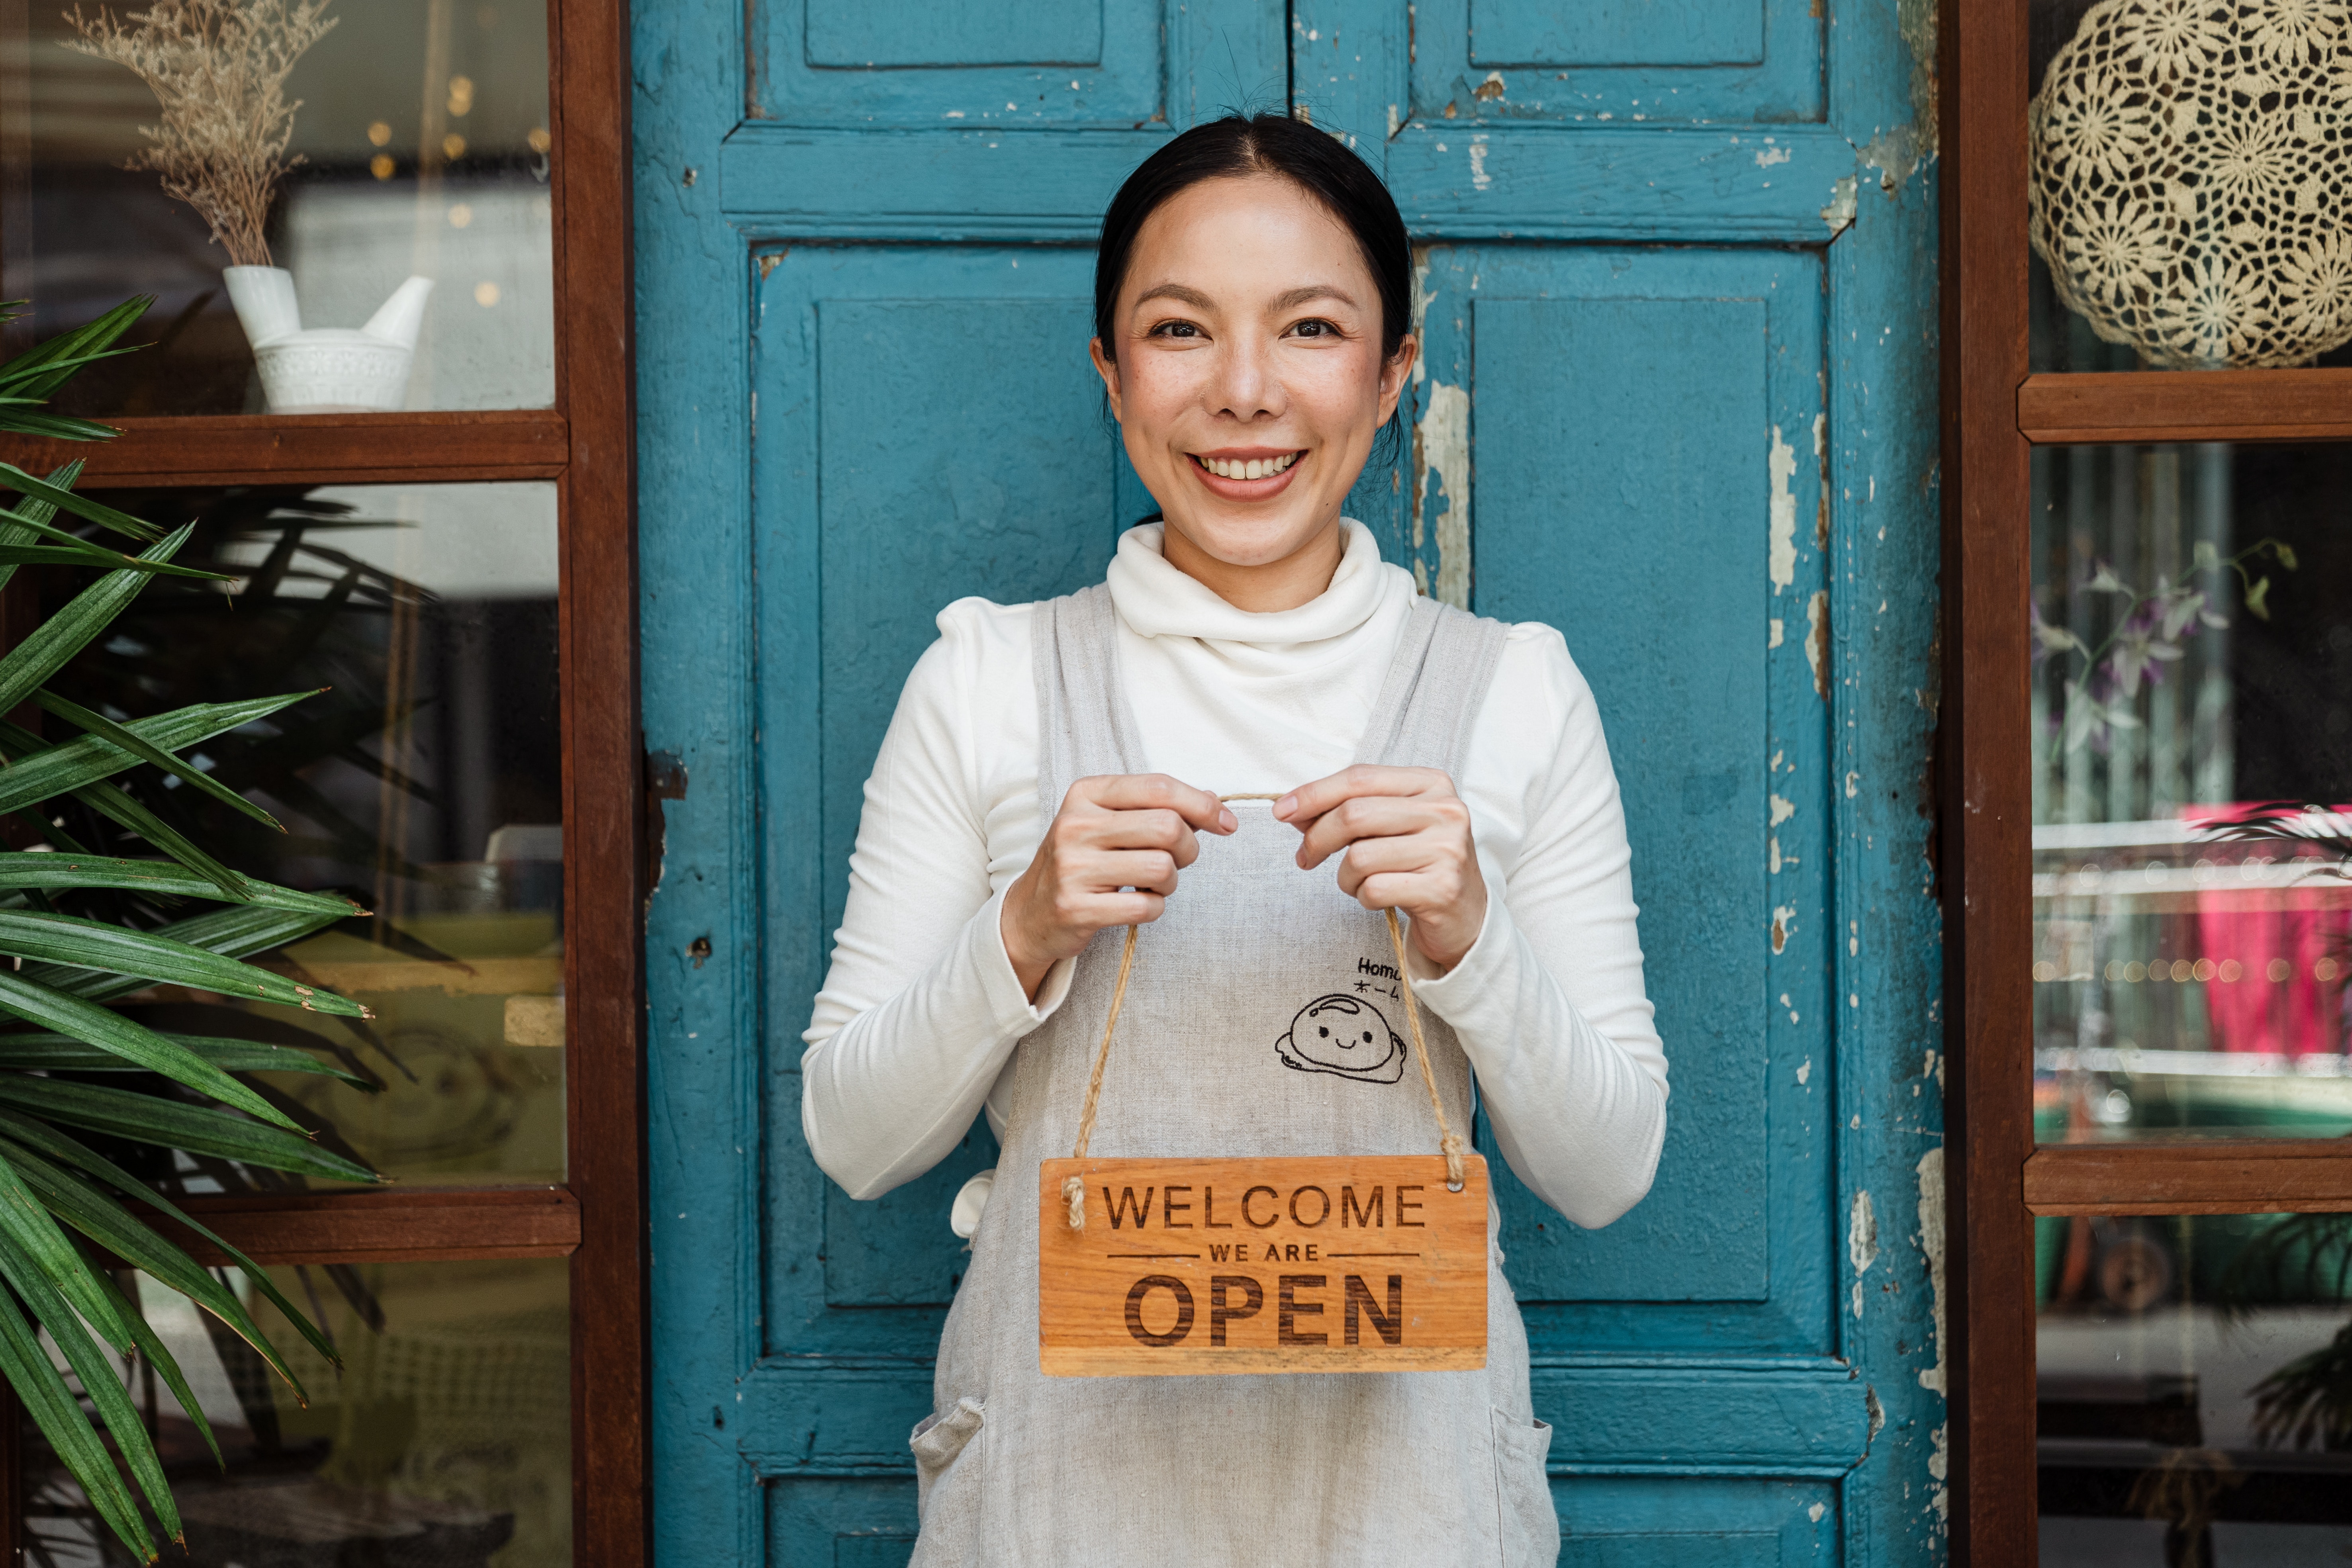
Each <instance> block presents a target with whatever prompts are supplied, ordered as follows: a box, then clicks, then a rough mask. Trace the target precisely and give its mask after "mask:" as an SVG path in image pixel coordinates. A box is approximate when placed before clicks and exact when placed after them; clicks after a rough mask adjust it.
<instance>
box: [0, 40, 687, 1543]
mask: <svg viewBox="0 0 2352 1568" xmlns="http://www.w3.org/2000/svg"><path fill="white" fill-rule="evenodd" d="M547 6H548V57H549V58H548V71H549V94H548V113H549V126H548V129H549V131H550V132H551V134H552V135H553V137H554V139H555V149H556V156H555V158H554V160H553V162H552V166H551V179H550V192H549V195H550V203H551V224H552V226H553V231H554V232H553V240H554V245H553V251H554V265H555V275H554V279H553V285H554V320H555V341H554V353H555V401H554V405H553V406H551V407H549V408H541V409H518V410H511V411H508V410H500V411H490V412H464V413H401V414H345V415H311V416H271V415H256V416H196V417H184V418H182V417H173V418H141V419H125V420H122V421H121V422H120V427H121V430H122V435H121V437H119V438H117V439H115V440H113V441H110V442H108V443H106V444H104V445H102V446H90V445H83V444H79V443H53V444H48V445H47V447H43V444H39V443H34V444H32V445H34V446H35V447H37V452H36V458H35V460H36V462H38V461H40V460H43V459H46V460H48V461H50V462H53V463H54V462H59V461H64V460H66V459H67V458H82V459H84V460H85V461H86V463H87V465H88V466H87V467H86V468H85V469H84V474H83V479H82V485H83V488H85V489H97V488H101V487H137V486H166V485H168V486H207V485H239V484H387V483H401V482H405V483H431V482H445V483H446V482H456V481H460V480H521V479H539V480H552V481H554V483H555V485H556V490H557V509H558V517H559V520H560V521H559V546H558V548H559V559H560V562H561V566H560V587H559V589H558V601H557V624H558V630H557V640H558V648H559V659H560V668H561V671H562V674H561V681H562V692H561V704H562V731H563V740H562V746H563V751H562V767H563V784H562V798H563V824H564V1000H565V1020H564V1028H565V1049H566V1059H565V1074H566V1084H567V1107H566V1149H567V1151H568V1154H567V1167H566V1169H567V1177H566V1180H565V1182H564V1183H563V1184H562V1185H561V1186H554V1187H535V1188H491V1189H484V1190H472V1191H467V1190H441V1191H416V1192H403V1191H401V1190H399V1189H396V1188H395V1189H392V1190H389V1191H375V1192H361V1193H338V1194H305V1195H290V1196H282V1197H280V1196H268V1197H257V1196H224V1197H212V1198H204V1197H198V1198H189V1199H186V1200H184V1204H183V1206H184V1207H185V1208H186V1209H188V1210H189V1211H190V1212H191V1213H193V1214H195V1215H199V1216H200V1217H202V1218H203V1219H204V1220H205V1223H206V1224H207V1225H209V1226H213V1227H214V1228H215V1229H216V1230H218V1231H219V1232H220V1234H221V1235H222V1236H223V1237H226V1238H227V1239H228V1240H230V1241H231V1242H233V1243H234V1244H236V1246H238V1247H242V1248H244V1249H245V1250H246V1251H247V1252H248V1253H250V1254H251V1255H252V1256H253V1257H254V1258H256V1259H257V1261H260V1262H264V1263H357V1262H399V1261H424V1260H448V1259H476V1258H568V1259H569V1260H570V1274H571V1322H572V1525H573V1535H572V1554H573V1558H574V1560H575V1561H576V1562H580V1563H596V1564H598V1565H599V1568H603V1565H604V1564H612V1565H614V1568H623V1565H627V1564H638V1563H646V1562H647V1561H648V1560H649V1559H650V1556H651V1551H650V1544H649V1535H648V1529H649V1522H650V1515H649V1510H648V1509H647V1507H646V1458H647V1452H648V1450H647V1446H646V1398H645V1393H646V1386H645V1380H646V1256H645V1248H644V1245H643V1237H644V1236H645V1178H644V1153H643V1144H644V1123H643V1119H642V1116H641V1113H640V1107H641V1104H642V1083H643V1078H644V1072H643V1058H644V1046H643V1038H644V1027H643V1026H644V1016H645V984H644V956H643V954H644V948H643V941H642V931H643V925H642V921H641V911H642V910H643V906H644V891H643V889H644V879H645V869H644V865H643V843H644V837H645V827H644V822H643V805H642V802H643V789H642V779H643V773H644V754H643V743H642V741H641V740H640V731H639V724H638V686H637V651H636V640H637V639H636V621H637V616H636V604H637V596H636V539H635V497H636V465H635V440H636V436H635V398H634V386H635V364H634V362H633V358H632V353H631V339H632V331H631V325H632V320H633V315H634V306H635V292H634V288H633V284H632V279H631V268H630V237H631V229H632V225H631V217H630V212H631V207H630V195H629V161H630V145H629V100H630V92H631V85H630V76H629V22H628V6H627V0H547ZM185 1239H187V1240H189V1241H191V1242H194V1237H186V1238H185ZM196 1250H197V1251H198V1255H199V1256H200V1257H201V1256H204V1255H205V1254H204V1249H202V1248H201V1247H199V1248H197V1249H196ZM4 1392H5V1391H0V1393H4ZM17 1424H18V1415H17V1412H16V1403H15V1400H14V1399H13V1397H0V1539H5V1541H6V1542H8V1543H9V1544H10V1545H11V1546H12V1547H14V1546H15V1545H16V1542H17V1540H18V1532H19V1529H20V1521H22V1519H23V1510H22V1508H21V1506H20V1503H21V1499H20V1497H19V1492H18V1489H19V1487H20V1484H21V1477H20V1473H19V1469H18V1464H17V1458H18V1455H17V1447H18V1442H17Z"/></svg>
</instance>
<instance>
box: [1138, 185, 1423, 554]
mask: <svg viewBox="0 0 2352 1568" xmlns="http://www.w3.org/2000/svg"><path fill="white" fill-rule="evenodd" d="M1112 329H1113V331H1115V332H1116V333H1117V334H1118V341H1117V342H1104V341H1102V340H1101V339H1097V340H1096V341H1095V343H1094V360H1095V368H1096V369H1097V370H1098V371H1100V372H1101V373H1102V377H1103V382H1104V384H1105V385H1106V386H1107V387H1108V389H1109V392H1110V405H1111V412H1112V413H1113V414H1114V415H1115V416H1118V422H1119V428H1120V431H1121V433H1122V435H1123V436H1124V437H1125V438H1126V441H1127V455H1128V457H1129V459H1130V460H1131V461H1132V462H1133V463H1134V464H1135V468H1136V472H1137V473H1138V474H1139V476H1141V478H1142V479H1143V482H1144V485H1145V486H1146V487H1147V488H1148V489H1150V491H1151V495H1152V499H1153V500H1157V501H1158V502H1159V503H1160V511H1161V514H1162V516H1163V517H1164V518H1165V519H1166V521H1167V524H1168V532H1169V537H1168V550H1169V555H1170V558H1171V560H1173V561H1176V562H1177V563H1178V564H1179V565H1186V566H1187V569H1188V570H1190V569H1191V567H1190V565H1188V563H1187V562H1186V560H1185V559H1183V558H1184V557H1186V556H1189V555H1192V553H1193V552H1198V554H1199V555H1200V556H1204V557H1206V558H1207V559H1206V561H1203V562H1201V563H1200V564H1202V565H1203V566H1207V565H1209V563H1217V564H1218V565H1221V566H1223V567H1224V568H1227V569H1232V568H1242V569H1244V574H1246V569H1247V568H1252V567H1264V566H1271V565H1276V564H1277V563H1285V562H1291V561H1294V560H1297V559H1299V558H1302V557H1303V556H1316V555H1318V547H1319V548H1320V550H1322V551H1328V552H1330V553H1331V555H1332V559H1331V562H1330V563H1329V565H1331V566H1336V565H1337V564H1338V557H1337V552H1336V550H1334V549H1332V546H1333V545H1334V544H1336V542H1337V540H1338V532H1337V529H1338V524H1339V509H1340V506H1341V503H1342V502H1344V501H1345V500H1346V499H1347V495H1348V490H1349V487H1350V486H1352V485H1353V484H1354V483H1355V482H1356V476H1357V475H1358V474H1359V473H1360V472H1361V471H1362V470H1363V467H1364V459H1365V458H1367V457H1368V456H1370V452H1371V448H1372V438H1373V437H1374V436H1375V435H1377V434H1378V433H1379V431H1380V427H1381V426H1382V425H1383V424H1384V423H1386V422H1387V420H1388V418H1389V416H1391V414H1393V413H1394V412H1395V411H1396V403H1397V395H1398V394H1399V393H1400V392H1401V391H1402V389H1403V386H1404V376H1405V373H1406V371H1407V370H1408V369H1409V368H1410V367H1411V365H1412V355H1413V348H1414V344H1413V340H1412V338H1411V337H1410V336H1408V337H1406V338H1405V339H1404V341H1403V342H1402V343H1401V344H1400V345H1399V347H1398V350H1397V353H1396V354H1395V356H1394V357H1393V358H1391V359H1389V360H1387V361H1385V362H1383V360H1382V359H1381V302H1380V293H1379V290H1378V289H1375V288H1374V286H1373V283H1372V274H1371V269H1370V268H1369V267H1368V266H1366V265H1365V261H1364V254H1363V249H1362V247H1360V246H1359V245H1358V244H1357V243H1356V237H1355V236H1354V235H1352V234H1350V233H1349V231H1348V229H1347V227H1346V226H1344V225H1342V224H1341V223H1340V222H1339V219H1337V218H1335V217H1333V216H1331V215H1330V213H1329V212H1328V211H1327V210H1325V208H1324V207H1323V205H1321V204H1320V203H1318V201H1316V199H1315V198H1314V197H1313V196H1310V195H1307V193H1306V192H1305V191H1303V190H1301V189H1300V188H1299V187H1298V186H1297V185H1295V184H1291V183H1290V182H1289V181H1287V180H1285V179H1281V178H1279V177H1277V176H1275V175H1271V174H1253V175H1248V176H1244V177H1241V178H1230V179H1216V180H1204V181H1202V183H1201V184H1196V185H1193V186H1191V187H1190V188H1188V189H1186V190H1184V191H1182V192H1181V193H1180V194H1178V195H1175V196H1173V197H1171V198H1170V199H1169V200H1168V201H1167V202H1165V203H1164V204H1162V205H1160V208H1159V209H1158V210H1157V211H1155V212H1154V213H1153V214H1152V215H1151V216H1150V217H1149V218H1148V219H1146V220H1145V221H1144V225H1143V227H1142V229H1141V231H1140V232H1139V234H1138V235H1137V237H1136V243H1135V248H1134V250H1133V252H1132V253H1131V254H1130V257H1129V263H1128V269H1127V278H1126V279H1125V281H1124V282H1123V283H1122V284H1121V285H1120V288H1119V297H1118V309H1117V311H1116V312H1115V314H1114V315H1113V317H1112ZM1253 476H1255V477H1253ZM1195 575H1200V573H1197V572H1196V573H1195ZM1215 575H1216V576H1218V577H1224V576H1227V575H1229V572H1226V573H1215ZM1324 580H1325V581H1327V582H1328V568H1326V569H1325V571H1324ZM1211 585H1212V586H1213V587H1219V588H1220V591H1223V585H1222V584H1219V583H1217V582H1212V583H1211ZM1319 592H1321V584H1319V583H1318V584H1315V585H1314V587H1313V589H1312V591H1311V593H1310V594H1309V595H1308V596H1310V597H1311V596H1312V593H1319ZM1228 596H1232V595H1228ZM1252 596H1255V595H1252Z"/></svg>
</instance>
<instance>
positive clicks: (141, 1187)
mask: <svg viewBox="0 0 2352 1568" xmlns="http://www.w3.org/2000/svg"><path fill="white" fill-rule="evenodd" d="M0 1132H5V1134H6V1135H7V1136H8V1137H9V1138H11V1139H14V1140H15V1141H16V1142H19V1143H22V1144H24V1145H25V1146H26V1147H27V1148H33V1149H38V1150H39V1151H41V1152H42V1153H44V1154H47V1155H48V1156H49V1157H50V1158H51V1159H53V1160H57V1161H59V1162H61V1163H64V1164H67V1165H70V1166H72V1167H73V1168H74V1169H76V1170H78V1171H82V1172H85V1173H88V1174H89V1175H92V1176H95V1177H98V1178H99V1179H100V1180H101V1181H103V1182H104V1183H106V1184H107V1185H109V1186H110V1187H112V1188H113V1189H114V1190H115V1191H116V1192H118V1193H121V1194H124V1195H125V1196H128V1197H135V1198H137V1199H139V1201H140V1202H142V1203H144V1204H148V1205H152V1207H154V1208H155V1210H156V1211H157V1212H159V1213H161V1214H162V1215H164V1217H166V1218H168V1219H170V1220H172V1221H173V1222H174V1223H176V1224H178V1225H180V1226H184V1228H186V1229H188V1230H190V1231H193V1232H194V1233H195V1234H196V1235H198V1236H201V1237H204V1238H205V1240H206V1241H209V1242H211V1243H212V1244H213V1245H214V1246H215V1247H219V1248H220V1250H221V1252H222V1254H223V1255H224V1256H225V1257H226V1258H228V1260H229V1261H230V1262H231V1263H234V1264H236V1266H237V1268H240V1269H242V1270H244V1272H245V1275H246V1278H247V1279H249V1280H251V1281H252V1283H253V1287H254V1289H257V1290H259V1291H260V1292H261V1293H262V1294H263V1295H265V1296H267V1297H268V1298H269V1300H270V1301H271V1302H272V1303H273V1304H274V1305H276V1307H277V1308H278V1310H279V1311H280V1312H282V1313H284V1314H285V1316H286V1321H288V1322H289V1323H292V1324H293V1325H294V1326H295V1327H296V1328H297V1329H299V1330H300V1331H301V1333H302V1337H303V1338H304V1339H306V1340H308V1341H310V1348H311V1349H313V1350H315V1351H317V1352H319V1354H320V1356H322V1357H324V1358H325V1359H326V1361H327V1363H328V1364H329V1365H331V1366H335V1367H341V1365H342V1364H343V1358H342V1357H341V1355H339V1354H337V1353H336V1351H335V1346H334V1342H333V1341H331V1340H330V1339H328V1338H327V1336H326V1334H325V1333H323V1332H322V1331H320V1329H319V1327H318V1326H317V1325H316V1324H314V1323H312V1322H311V1321H310V1315H309V1314H308V1313H305V1312H299V1311H297V1310H295V1309H294V1303H293V1302H291V1301H289V1300H287V1299H286V1297H285V1295H284V1294H283V1293H282V1292H281V1291H279V1289H278V1286H277V1283H276V1281H274V1280H272V1279H270V1278H269V1272H268V1270H267V1269H265V1268H262V1267H261V1265H259V1264H258V1263H256V1262H255V1261H254V1260H253V1259H252V1258H247V1256H246V1255H245V1254H244V1253H242V1252H240V1251H238V1250H237V1249H236V1247H234V1246H232V1245H231V1244H230V1243H229V1242H228V1241H227V1240H226V1238H225V1237H222V1235H221V1234H220V1232H218V1231H216V1230H215V1229H213V1228H212V1227H211V1226H207V1225H205V1223H204V1222H203V1221H201V1220H199V1219H197V1218H196V1217H195V1216H194V1215H191V1214H189V1213H188V1212H186V1211H185V1210H184V1209H182V1208H180V1207H179V1206H178V1205H175V1204H173V1202H172V1200H171V1199H169V1198H167V1197H165V1196H163V1194H161V1193H158V1192H156V1191H155V1190H154V1189H153V1188H152V1187H150V1186H149V1185H147V1184H145V1183H144V1182H142V1181H141V1180H140V1179H139V1178H138V1177H136V1176H134V1175H132V1174H131V1173H130V1172H128V1171H125V1170H124V1169H123V1168H122V1167H121V1166H120V1165H118V1164H116V1163H114V1162H113V1161H111V1160H110V1159H108V1158H107V1157H106V1156H105V1155H103V1154H101V1153H100V1152H98V1151H97V1150H95V1149H92V1148H91V1147H89V1145H88V1144H87V1143H84V1142H81V1141H80V1140H79V1139H78V1138H73V1137H70V1136H68V1134H66V1133H63V1132H60V1131H58V1130H57V1129H56V1128H54V1127H51V1126H49V1125H48V1124H47V1122H43V1121H34V1120H33V1119H32V1118H31V1117H28V1116H20V1115H18V1114H17V1113H16V1112H15V1111H13V1110H0Z"/></svg>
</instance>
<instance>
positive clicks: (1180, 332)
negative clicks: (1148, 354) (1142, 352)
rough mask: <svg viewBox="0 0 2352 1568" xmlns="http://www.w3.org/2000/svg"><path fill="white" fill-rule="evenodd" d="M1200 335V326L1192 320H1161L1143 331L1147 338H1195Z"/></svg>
mask: <svg viewBox="0 0 2352 1568" xmlns="http://www.w3.org/2000/svg"><path fill="white" fill-rule="evenodd" d="M1200 335H1201V329H1200V326H1199V325H1198V324H1197V323H1196V322H1192V321H1161V322H1160V323H1159V324H1158V325H1156V326H1154V327H1153V328H1152V329H1151V330H1150V331H1148V332H1146V333H1144V336H1145V337H1148V338H1197V337H1199V336H1200Z"/></svg>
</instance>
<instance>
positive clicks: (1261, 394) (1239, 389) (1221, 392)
mask: <svg viewBox="0 0 2352 1568" xmlns="http://www.w3.org/2000/svg"><path fill="white" fill-rule="evenodd" d="M1209 399H1210V408H1209V412H1211V413H1212V414H1215V415H1219V416H1224V417H1229V418H1234V419H1238V420H1240V421H1241V422H1242V423H1243V424H1244V425H1247V424H1250V423H1253V422H1254V421H1256V420H1259V419H1279V418H1280V417H1282V416H1283V414H1284V412H1285V411H1286V409H1287V408H1288V406H1289V398H1288V396H1287V395H1286V394H1285V392H1284V389H1283V386H1282V381H1281V378H1280V376H1278V375H1277V374H1276V370H1275V363H1274V350H1273V345H1272V344H1270V343H1266V342H1261V341H1259V340H1258V339H1256V338H1255V336H1253V335H1251V334H1248V333H1243V334H1240V335H1239V336H1238V337H1237V338H1235V339H1232V340H1228V342H1226V343H1225V344H1224V345H1223V352H1222V353H1220V354H1219V356H1218V363H1217V374H1216V378H1215V380H1214V381H1213V383H1212V384H1210V387H1209Z"/></svg>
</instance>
